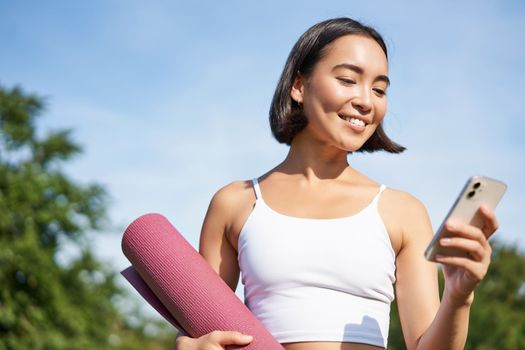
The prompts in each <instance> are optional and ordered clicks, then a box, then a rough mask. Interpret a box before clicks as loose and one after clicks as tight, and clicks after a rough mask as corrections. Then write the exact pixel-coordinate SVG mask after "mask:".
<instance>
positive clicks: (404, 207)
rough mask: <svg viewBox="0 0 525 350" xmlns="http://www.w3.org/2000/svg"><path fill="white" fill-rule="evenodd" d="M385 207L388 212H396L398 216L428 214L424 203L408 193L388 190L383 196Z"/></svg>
mask: <svg viewBox="0 0 525 350" xmlns="http://www.w3.org/2000/svg"><path fill="white" fill-rule="evenodd" d="M381 197H382V198H381V201H382V202H383V203H382V204H383V206H384V208H385V209H387V210H393V211H396V212H397V213H398V214H404V215H409V216H410V215H414V214H422V213H426V211H427V210H426V208H425V205H424V204H423V202H421V201H420V200H419V199H417V198H416V197H414V196H413V195H411V194H410V193H408V192H404V191H400V190H397V189H393V188H390V187H389V188H387V189H386V190H385V192H384V193H383V195H382V196H381Z"/></svg>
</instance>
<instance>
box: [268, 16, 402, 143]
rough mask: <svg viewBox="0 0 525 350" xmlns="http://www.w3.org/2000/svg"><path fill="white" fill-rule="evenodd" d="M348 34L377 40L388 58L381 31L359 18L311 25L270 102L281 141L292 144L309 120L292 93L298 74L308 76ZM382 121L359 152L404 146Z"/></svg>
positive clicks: (274, 131)
mask: <svg viewBox="0 0 525 350" xmlns="http://www.w3.org/2000/svg"><path fill="white" fill-rule="evenodd" d="M345 35H360V36H364V37H367V38H370V39H373V40H375V41H376V42H377V43H378V44H379V46H380V47H381V49H383V52H384V53H385V56H386V57H387V59H388V50H387V48H386V44H385V41H384V40H383V38H382V37H381V35H380V34H379V33H378V32H377V31H376V30H375V29H374V28H372V27H370V26H367V25H364V24H362V23H360V22H358V21H356V20H353V19H350V18H346V17H341V18H334V19H329V20H326V21H323V22H319V23H317V24H315V25H314V26H312V27H310V28H309V29H308V30H307V31H306V32H304V33H303V35H301V37H300V38H299V40H297V42H296V43H295V45H294V47H293V48H292V51H291V52H290V55H289V56H288V59H287V60H286V64H285V66H284V69H283V72H282V74H281V78H280V79H279V83H278V84H277V88H276V89H275V93H274V95H273V99H272V104H271V106H270V127H271V129H272V134H273V136H274V137H275V139H276V140H277V141H279V142H280V143H285V144H287V145H290V144H291V143H292V140H293V138H294V137H295V135H297V133H299V132H300V131H301V130H303V129H304V127H305V126H306V124H307V122H308V120H307V119H306V117H305V116H304V114H303V112H302V108H301V106H299V104H298V103H297V102H296V101H294V100H293V99H292V98H291V96H290V92H291V89H292V85H293V83H294V80H295V78H296V77H297V74H298V73H300V74H301V75H302V76H303V77H305V78H307V77H308V76H309V75H310V74H311V73H312V71H313V69H314V67H315V65H316V64H317V62H319V60H320V59H321V58H322V57H323V55H324V54H325V53H326V48H327V46H328V45H329V44H330V43H332V42H333V41H335V40H336V39H338V38H340V37H342V36H345ZM382 124H383V123H382V122H381V123H380V124H379V125H378V126H377V129H376V130H375V132H374V133H373V134H372V136H370V138H369V139H368V140H367V141H366V142H365V143H364V144H363V146H362V147H361V148H360V149H359V150H357V152H375V151H387V152H390V153H401V152H403V151H404V150H405V147H403V146H401V145H399V144H397V143H395V142H394V141H392V140H391V139H390V138H389V137H388V136H387V135H386V133H385V131H384V129H383V125H382Z"/></svg>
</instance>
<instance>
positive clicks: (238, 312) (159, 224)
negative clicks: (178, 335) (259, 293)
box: [122, 214, 284, 350]
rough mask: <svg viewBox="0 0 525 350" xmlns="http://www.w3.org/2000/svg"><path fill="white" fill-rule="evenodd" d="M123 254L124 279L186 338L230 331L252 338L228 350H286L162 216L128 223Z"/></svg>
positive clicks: (123, 241) (153, 215)
mask: <svg viewBox="0 0 525 350" xmlns="http://www.w3.org/2000/svg"><path fill="white" fill-rule="evenodd" d="M122 250H123V252H124V254H125V255H126V257H127V258H128V259H129V261H130V262H131V264H132V266H133V269H126V270H124V271H123V275H124V276H125V277H126V278H127V279H128V280H129V281H130V283H132V284H133V285H134V286H136V288H137V290H138V291H139V293H141V295H142V296H144V297H145V298H146V300H148V302H150V304H152V306H153V307H154V308H155V309H157V311H159V312H160V313H161V314H162V315H163V316H164V317H166V319H168V320H169V321H170V322H171V323H172V324H173V325H174V326H176V327H177V328H179V329H181V328H182V329H181V330H183V331H184V332H185V333H186V334H188V335H190V336H191V337H200V336H202V335H204V334H207V333H209V332H211V331H214V330H233V331H238V332H241V333H244V334H250V335H252V336H253V337H254V340H253V341H252V342H251V343H250V344H249V345H247V346H243V347H239V346H232V347H229V348H231V349H246V350H283V349H284V348H283V347H282V346H281V345H280V344H279V343H278V342H277V340H275V338H273V337H272V335H271V334H270V333H269V332H268V331H267V330H266V329H265V328H264V326H263V325H262V324H261V323H260V322H259V321H258V320H257V319H256V318H255V316H253V314H252V313H251V312H250V310H249V309H248V308H247V307H246V306H245V305H244V304H243V302H242V301H241V300H240V299H239V298H238V297H237V296H236V295H235V293H234V292H233V291H232V290H231V289H230V287H228V285H227V284H226V283H225V282H224V281H223V280H222V279H221V278H220V276H219V275H217V273H216V272H215V271H213V269H212V268H211V267H210V266H209V264H208V263H207V262H206V261H205V260H204V259H203V258H202V256H201V255H200V254H199V253H198V252H197V251H196V250H195V249H193V247H192V246H191V245H190V244H189V243H188V241H186V239H184V237H182V235H181V234H180V233H179V232H178V231H177V230H176V229H175V228H174V227H173V226H172V225H171V224H170V223H169V222H168V220H167V219H166V218H165V217H164V216H162V215H159V214H147V215H144V216H141V217H139V218H138V219H137V220H135V221H134V222H132V223H131V224H130V225H129V227H128V228H127V229H126V231H125V232H124V237H123V238H122ZM139 277H140V278H139Z"/></svg>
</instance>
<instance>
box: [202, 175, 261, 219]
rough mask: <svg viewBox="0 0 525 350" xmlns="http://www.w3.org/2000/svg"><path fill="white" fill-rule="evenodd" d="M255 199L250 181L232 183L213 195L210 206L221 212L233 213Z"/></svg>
mask: <svg viewBox="0 0 525 350" xmlns="http://www.w3.org/2000/svg"><path fill="white" fill-rule="evenodd" d="M254 199H255V197H254V194H253V187H252V184H251V181H234V182H231V183H229V184H228V185H226V186H224V187H222V188H221V189H219V190H218V191H217V193H215V195H214V196H213V198H212V200H211V204H210V206H212V207H214V209H216V210H220V211H222V212H230V213H231V212H234V211H235V210H236V209H240V208H242V207H244V206H245V205H246V203H249V202H253V200H254Z"/></svg>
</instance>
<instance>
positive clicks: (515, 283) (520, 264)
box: [388, 240, 525, 350]
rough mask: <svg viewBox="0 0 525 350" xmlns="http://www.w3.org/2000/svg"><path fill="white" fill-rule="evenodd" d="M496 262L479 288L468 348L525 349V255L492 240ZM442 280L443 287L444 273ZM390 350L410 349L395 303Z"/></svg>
mask: <svg viewBox="0 0 525 350" xmlns="http://www.w3.org/2000/svg"><path fill="white" fill-rule="evenodd" d="M491 244H492V248H493V253H492V263H491V265H490V268H489V271H488V273H487V276H485V279H484V280H483V281H482V282H481V283H480V285H479V286H478V288H477V289H476V292H475V296H474V304H473V305H472V309H471V312H470V325H469V335H468V338H467V344H466V346H465V349H466V350H489V349H490V350H493V349H498V350H520V349H525V254H524V253H522V252H520V251H518V250H517V248H516V247H515V246H509V245H504V244H502V243H499V242H498V241H495V240H494V241H492V243H491ZM439 281H440V286H441V290H442V289H443V275H442V273H441V271H440V274H439ZM388 348H389V349H391V350H401V349H406V347H405V343H404V341H403V334H402V332H401V325H400V322H399V314H398V312H397V307H396V305H395V303H394V304H393V307H392V317H391V326H390V335H389V346H388Z"/></svg>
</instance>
